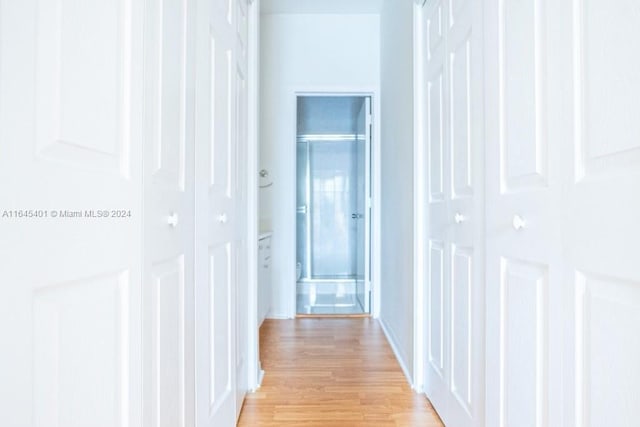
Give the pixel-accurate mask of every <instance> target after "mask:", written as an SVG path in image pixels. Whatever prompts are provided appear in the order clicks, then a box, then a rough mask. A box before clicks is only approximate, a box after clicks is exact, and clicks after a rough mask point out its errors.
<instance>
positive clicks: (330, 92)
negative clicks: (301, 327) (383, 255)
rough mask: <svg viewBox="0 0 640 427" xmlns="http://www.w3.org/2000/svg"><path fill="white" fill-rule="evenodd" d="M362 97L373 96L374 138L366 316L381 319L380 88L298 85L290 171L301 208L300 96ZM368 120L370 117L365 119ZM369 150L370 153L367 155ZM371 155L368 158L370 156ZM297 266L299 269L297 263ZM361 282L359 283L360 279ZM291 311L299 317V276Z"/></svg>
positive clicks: (370, 165) (368, 165) (294, 283)
mask: <svg viewBox="0 0 640 427" xmlns="http://www.w3.org/2000/svg"><path fill="white" fill-rule="evenodd" d="M314 96H317V97H362V98H367V97H368V98H369V99H370V110H371V111H370V113H371V115H370V122H368V123H367V125H369V124H370V125H371V127H370V132H369V133H370V141H369V145H368V149H367V150H365V163H366V168H367V169H368V171H369V186H370V187H369V195H368V196H369V197H368V198H367V197H365V206H364V209H365V254H364V259H365V266H364V270H365V278H364V286H365V298H367V294H368V297H369V310H368V311H365V312H364V313H363V315H365V316H371V317H374V318H377V317H378V316H379V313H380V301H379V299H378V295H380V292H379V289H380V284H379V280H378V278H379V277H380V267H379V266H380V262H379V261H380V250H379V248H380V245H379V242H380V233H379V231H378V230H380V215H379V206H378V203H377V201H378V200H380V199H379V195H380V161H379V153H380V147H379V144H378V141H379V135H380V128H379V125H378V123H379V120H378V119H377V118H378V117H379V114H380V106H379V102H378V100H379V95H378V89H377V88H375V87H369V86H367V87H357V88H356V87H348V88H336V87H306V88H305V87H298V88H294V89H293V90H292V103H293V113H294V120H293V123H294V126H293V129H292V136H291V138H290V140H291V141H293V142H294V143H293V144H292V146H293V149H292V155H293V159H294V161H293V162H292V163H293V165H292V169H291V171H290V173H291V175H290V176H291V177H292V178H293V179H294V182H296V186H295V187H294V191H293V192H292V194H291V197H292V204H293V206H295V207H296V209H297V200H296V198H297V152H296V150H297V137H298V129H297V118H298V109H297V104H298V98H299V97H314ZM365 119H366V118H365ZM367 153H368V156H367ZM367 157H368V158H367ZM297 222H298V221H297V220H296V221H294V222H293V224H292V225H291V236H293V242H291V244H292V247H293V254H292V256H293V259H294V260H297V253H296V247H297V230H296V227H297ZM293 264H294V268H295V262H294V263H293ZM356 283H357V282H356ZM289 295H290V298H289V301H290V302H289V307H290V309H289V313H290V316H289V317H290V318H295V317H297V316H298V313H297V309H296V297H297V280H296V276H294V280H292V283H291V287H290V291H289Z"/></svg>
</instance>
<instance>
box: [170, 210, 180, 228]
mask: <svg viewBox="0 0 640 427" xmlns="http://www.w3.org/2000/svg"><path fill="white" fill-rule="evenodd" d="M167 224H169V226H170V227H173V228H175V227H177V226H178V214H177V212H171V213H170V214H169V216H168V217H167Z"/></svg>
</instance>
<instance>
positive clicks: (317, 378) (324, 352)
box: [238, 318, 443, 427]
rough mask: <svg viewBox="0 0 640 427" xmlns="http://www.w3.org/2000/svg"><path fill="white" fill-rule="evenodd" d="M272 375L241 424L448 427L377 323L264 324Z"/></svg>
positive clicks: (263, 349) (264, 352) (265, 360)
mask: <svg viewBox="0 0 640 427" xmlns="http://www.w3.org/2000/svg"><path fill="white" fill-rule="evenodd" d="M260 357H261V359H262V365H263V369H264V370H265V372H266V374H265V377H264V380H263V383H262V387H261V388H260V389H259V390H258V391H257V392H256V393H253V394H249V395H248V396H247V399H246V401H245V404H244V408H243V410H242V414H241V416H240V421H239V424H238V425H239V426H246V427H254V426H318V427H321V426H322V427H350V426H353V427H356V426H367V427H384V426H421V427H422V426H425V427H431V426H442V425H443V424H442V422H441V421H440V419H439V418H438V415H437V414H436V413H435V411H434V410H433V407H432V406H431V404H430V403H429V401H428V400H427V399H426V398H425V397H424V395H419V394H416V393H414V392H413V391H412V390H411V388H410V387H409V385H408V383H407V381H406V379H405V376H404V374H403V373H402V370H401V369H400V366H399V365H398V362H397V361H396V358H395V356H394V354H393V351H392V350H391V347H390V346H389V344H388V343H387V340H386V338H385V336H384V333H383V331H382V328H381V327H380V325H379V324H378V322H377V321H376V320H373V319H370V318H339V319H338V318H333V319H332V318H307V319H297V320H265V322H264V323H263V325H262V327H261V328H260Z"/></svg>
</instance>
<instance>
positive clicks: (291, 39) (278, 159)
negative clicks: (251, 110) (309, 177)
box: [260, 14, 380, 317]
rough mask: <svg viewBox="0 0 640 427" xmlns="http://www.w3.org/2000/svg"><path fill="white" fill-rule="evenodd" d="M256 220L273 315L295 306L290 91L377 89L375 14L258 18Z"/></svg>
mask: <svg viewBox="0 0 640 427" xmlns="http://www.w3.org/2000/svg"><path fill="white" fill-rule="evenodd" d="M260 41H261V105H260V107H261V108H260V110H261V119H260V120H261V127H260V158H261V159H260V169H267V170H268V171H269V173H270V174H271V176H272V178H273V185H272V186H271V187H268V188H265V189H261V190H260V225H261V228H262V229H270V230H273V232H274V234H273V239H272V245H271V250H272V255H271V256H272V284H273V296H272V304H271V312H270V317H288V316H292V315H293V314H294V312H295V306H294V301H295V266H296V251H295V221H296V213H295V212H296V209H295V208H296V207H295V188H296V182H295V132H296V117H295V116H296V109H295V95H294V93H295V91H305V90H306V91H313V90H318V91H322V90H328V91H334V92H339V91H366V92H371V91H377V90H378V87H379V66H380V57H379V53H380V44H379V16H378V15H377V14H364V15H323V14H308V15H298V14H274V15H263V16H262V22H261V40H260Z"/></svg>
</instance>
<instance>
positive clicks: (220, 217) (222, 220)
mask: <svg viewBox="0 0 640 427" xmlns="http://www.w3.org/2000/svg"><path fill="white" fill-rule="evenodd" d="M227 220H228V218H227V214H226V213H221V214H219V215H218V222H219V223H220V224H226V223H227Z"/></svg>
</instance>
